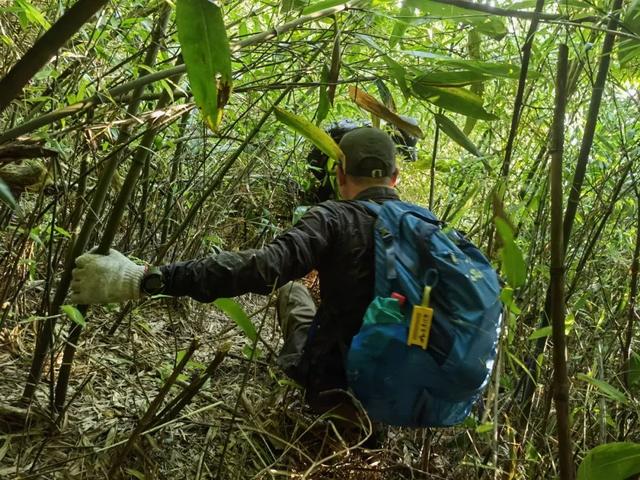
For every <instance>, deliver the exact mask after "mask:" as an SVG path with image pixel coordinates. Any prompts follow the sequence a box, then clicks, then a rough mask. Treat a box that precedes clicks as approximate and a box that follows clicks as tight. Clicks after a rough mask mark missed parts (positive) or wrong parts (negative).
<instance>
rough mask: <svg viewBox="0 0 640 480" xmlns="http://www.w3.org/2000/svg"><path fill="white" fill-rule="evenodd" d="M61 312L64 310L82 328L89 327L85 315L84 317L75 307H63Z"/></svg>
mask: <svg viewBox="0 0 640 480" xmlns="http://www.w3.org/2000/svg"><path fill="white" fill-rule="evenodd" d="M60 310H62V311H63V312H64V314H65V315H66V316H67V317H69V319H70V320H71V321H72V322H74V323H77V324H78V325H80V326H81V327H85V326H86V325H87V322H86V321H85V319H84V315H82V313H80V310H78V309H77V308H76V307H74V306H73V305H62V306H61V307H60Z"/></svg>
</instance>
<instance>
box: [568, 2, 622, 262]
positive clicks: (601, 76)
mask: <svg viewBox="0 0 640 480" xmlns="http://www.w3.org/2000/svg"><path fill="white" fill-rule="evenodd" d="M621 7H622V0H613V5H612V6H611V16H610V17H609V23H608V24H607V28H608V30H610V32H607V34H606V35H605V37H604V41H603V43H602V53H601V54H600V64H599V65H598V73H597V75H596V80H595V82H594V84H593V91H592V92H593V93H592V94H591V101H590V102H589V111H588V113H587V121H586V123H585V126H584V131H583V132H582V142H581V143H580V152H579V153H578V159H577V161H576V170H575V173H574V175H573V182H572V185H571V190H570V192H569V200H568V201H567V208H566V210H565V213H564V227H563V242H564V251H565V253H566V251H567V247H568V246H569V239H570V237H571V230H572V229H573V222H574V220H575V217H576V212H577V210H578V203H579V202H580V194H581V192H582V183H583V182H584V177H585V173H586V171H587V163H588V162H589V153H590V152H591V146H592V145H593V137H594V134H595V131H596V125H597V123H598V113H599V112H600V103H601V102H602V94H603V93H604V86H605V83H606V81H607V75H608V73H609V64H610V63H611V51H612V49H613V43H614V41H615V30H616V29H617V27H618V17H619V15H620V8H621Z"/></svg>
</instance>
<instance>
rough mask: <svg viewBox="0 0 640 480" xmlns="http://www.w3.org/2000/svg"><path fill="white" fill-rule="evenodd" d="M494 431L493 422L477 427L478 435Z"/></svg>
mask: <svg viewBox="0 0 640 480" xmlns="http://www.w3.org/2000/svg"><path fill="white" fill-rule="evenodd" d="M492 430H493V422H486V423H483V424H481V425H478V426H477V427H476V433H487V432H491V431H492Z"/></svg>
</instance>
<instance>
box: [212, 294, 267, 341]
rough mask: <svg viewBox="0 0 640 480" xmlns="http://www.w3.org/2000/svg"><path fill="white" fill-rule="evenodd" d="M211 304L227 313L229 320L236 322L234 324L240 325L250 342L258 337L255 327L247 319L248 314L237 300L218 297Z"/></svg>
mask: <svg viewBox="0 0 640 480" xmlns="http://www.w3.org/2000/svg"><path fill="white" fill-rule="evenodd" d="M213 304H214V305H215V306H216V307H218V308H219V309H220V310H222V311H223V312H224V313H225V314H227V316H228V317H229V318H231V320H233V321H234V322H236V325H238V327H240V330H242V331H243V332H244V334H245V335H246V336H247V338H248V339H249V340H251V341H252V342H255V341H256V338H257V337H258V334H257V332H256V327H254V326H253V323H251V320H249V316H248V315H247V314H246V312H245V311H244V309H243V308H242V307H241V306H240V304H239V303H238V302H236V301H235V300H232V299H231V298H218V299H217V300H216V301H214V302H213Z"/></svg>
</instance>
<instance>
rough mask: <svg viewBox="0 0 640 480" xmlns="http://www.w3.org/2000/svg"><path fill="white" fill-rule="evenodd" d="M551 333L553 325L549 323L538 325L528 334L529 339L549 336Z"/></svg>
mask: <svg viewBox="0 0 640 480" xmlns="http://www.w3.org/2000/svg"><path fill="white" fill-rule="evenodd" d="M552 333H553V327H552V326H551V325H547V326H546V327H540V328H538V329H536V331H534V332H533V333H532V334H531V335H529V340H537V339H538V338H544V337H550V336H551V334H552Z"/></svg>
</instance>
